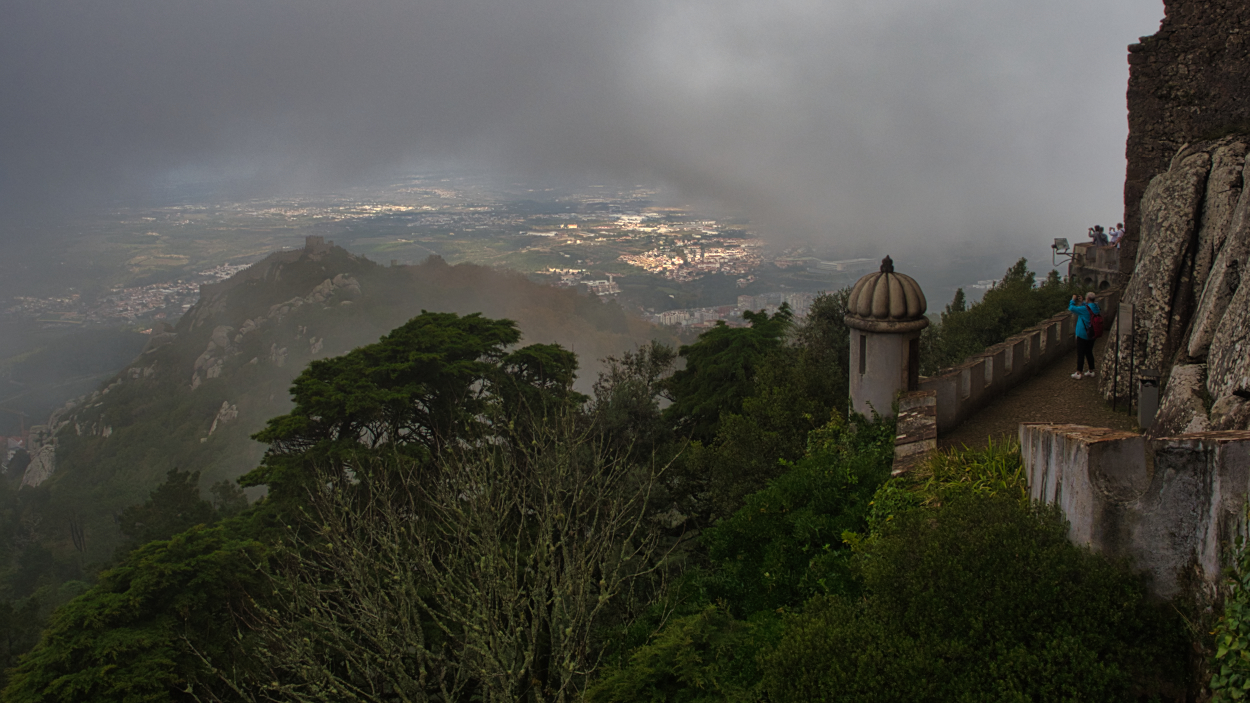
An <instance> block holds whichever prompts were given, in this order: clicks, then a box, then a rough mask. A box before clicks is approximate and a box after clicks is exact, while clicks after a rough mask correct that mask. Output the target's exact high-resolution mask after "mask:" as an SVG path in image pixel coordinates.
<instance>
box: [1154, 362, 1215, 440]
mask: <svg viewBox="0 0 1250 703" xmlns="http://www.w3.org/2000/svg"><path fill="white" fill-rule="evenodd" d="M1206 381H1207V365H1206V364H1183V365H1178V366H1175V367H1173V369H1172V373H1171V374H1170V376H1169V378H1168V383H1167V386H1166V387H1165V388H1164V389H1163V397H1162V399H1161V400H1160V402H1159V412H1158V414H1157V415H1156V416H1155V425H1154V428H1153V430H1152V434H1155V435H1157V436H1165V435H1178V434H1185V433H1188V432H1206V431H1207V429H1208V424H1209V422H1208V419H1207V411H1206V407H1205V406H1206V398H1207V397H1208V396H1207V394H1206V393H1207V389H1206Z"/></svg>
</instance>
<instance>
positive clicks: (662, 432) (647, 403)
mask: <svg viewBox="0 0 1250 703" xmlns="http://www.w3.org/2000/svg"><path fill="white" fill-rule="evenodd" d="M603 361H604V366H605V368H604V370H603V371H602V372H600V374H599V379H598V380H597V381H595V386H594V405H593V417H594V420H595V423H596V425H597V426H598V428H599V432H600V434H601V435H602V437H603V438H604V439H605V441H608V442H610V443H612V444H613V445H614V446H615V447H616V448H617V449H618V450H623V451H628V452H629V453H630V455H631V456H632V457H634V458H646V457H651V456H653V455H654V454H655V452H656V451H657V449H658V448H659V447H660V446H662V445H663V444H665V443H666V442H667V441H668V440H670V439H671V438H672V431H671V429H670V428H669V426H668V425H667V424H666V423H664V421H663V418H662V415H661V413H660V398H661V397H663V396H662V394H663V386H664V381H665V379H667V378H668V376H669V374H671V373H672V371H673V364H674V363H675V362H676V361H677V352H676V351H674V349H673V348H672V347H670V346H668V345H667V344H664V343H663V342H658V341H654V340H653V341H651V342H648V343H647V344H644V345H642V346H640V347H638V349H637V350H635V351H632V352H631V351H627V352H624V353H622V354H621V355H620V356H619V357H618V356H609V357H607V358H606V359H604V360H603Z"/></svg>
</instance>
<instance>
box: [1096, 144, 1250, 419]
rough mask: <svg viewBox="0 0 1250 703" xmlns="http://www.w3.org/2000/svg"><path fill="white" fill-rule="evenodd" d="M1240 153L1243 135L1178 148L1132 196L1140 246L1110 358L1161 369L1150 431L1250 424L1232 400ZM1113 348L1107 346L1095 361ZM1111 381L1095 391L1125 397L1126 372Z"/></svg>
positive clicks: (1248, 214) (1249, 348) (1248, 305)
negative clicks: (1124, 339) (1124, 329)
mask: <svg viewBox="0 0 1250 703" xmlns="http://www.w3.org/2000/svg"><path fill="white" fill-rule="evenodd" d="M1248 152H1250V138H1247V137H1243V136H1230V137H1225V138H1222V139H1218V140H1214V141H1209V142H1202V143H1199V144H1194V145H1189V146H1186V147H1185V148H1183V149H1181V150H1180V151H1178V152H1177V154H1176V155H1175V157H1174V158H1173V159H1172V161H1171V166H1170V168H1169V169H1168V170H1167V171H1166V172H1164V173H1162V174H1160V175H1159V176H1157V177H1156V178H1155V179H1154V180H1153V181H1151V182H1150V186H1149V187H1148V188H1147V189H1146V193H1145V196H1144V197H1143V198H1142V203H1141V242H1140V248H1139V249H1138V252H1137V260H1136V263H1135V266H1134V267H1133V273H1132V278H1131V279H1130V281H1129V284H1128V286H1127V287H1126V289H1125V292H1124V297H1123V302H1125V303H1128V304H1131V305H1133V315H1134V327H1133V331H1134V334H1133V336H1132V337H1131V339H1132V340H1133V343H1132V344H1124V345H1121V346H1120V348H1119V354H1120V359H1119V365H1120V368H1124V369H1127V368H1129V364H1130V361H1131V362H1132V363H1133V364H1134V365H1135V367H1136V368H1137V369H1147V368H1149V369H1157V370H1159V371H1160V372H1161V373H1162V374H1163V382H1164V386H1163V392H1162V396H1161V401H1162V402H1161V405H1160V411H1159V415H1158V416H1157V421H1156V425H1155V427H1154V429H1153V430H1152V434H1154V435H1156V436H1161V435H1164V434H1176V433H1181V432H1201V431H1206V430H1207V429H1212V430H1216V429H1220V430H1224V429H1227V430H1239V429H1250V422H1247V420H1246V417H1245V413H1244V412H1243V411H1242V409H1241V408H1242V405H1241V401H1239V400H1237V399H1238V398H1241V395H1240V394H1244V393H1246V392H1247V390H1248V389H1250V286H1243V285H1241V278H1242V276H1241V271H1242V270H1243V269H1244V267H1245V264H1246V258H1247V256H1248V255H1250V192H1248V191H1250V189H1246V188H1244V187H1243V172H1244V169H1245V164H1246V156H1247V153H1248ZM1116 353H1117V352H1116V347H1115V346H1114V345H1108V346H1107V350H1106V352H1105V355H1104V359H1103V364H1104V366H1103V368H1112V365H1113V364H1114V363H1115V355H1116ZM1113 383H1114V381H1113V377H1112V375H1111V374H1104V376H1103V378H1102V381H1101V386H1100V388H1101V390H1102V392H1103V395H1104V397H1106V398H1107V399H1110V398H1111V397H1112V396H1114V395H1118V396H1119V397H1126V396H1127V395H1128V394H1129V391H1130V380H1129V378H1128V375H1127V374H1122V377H1121V380H1120V384H1119V386H1118V387H1117V388H1113V387H1112V386H1113ZM1216 408H1219V409H1220V410H1219V414H1218V418H1217V417H1216Z"/></svg>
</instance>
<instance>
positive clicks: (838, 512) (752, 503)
mask: <svg viewBox="0 0 1250 703" xmlns="http://www.w3.org/2000/svg"><path fill="white" fill-rule="evenodd" d="M893 451H894V425H893V423H892V422H882V421H879V422H876V423H869V422H868V421H867V420H865V419H864V418H863V417H862V416H855V417H853V418H852V420H851V423H850V425H849V426H843V425H842V423H841V422H838V421H836V420H835V421H834V422H831V423H829V424H828V425H826V426H825V427H824V428H821V429H820V430H817V431H814V432H812V433H811V434H810V439H809V449H808V452H807V456H805V457H804V458H803V459H801V460H800V461H798V462H795V463H794V464H792V465H789V466H788V467H787V468H788V470H787V471H786V472H785V473H783V474H782V475H780V476H778V477H777V478H775V479H773V480H772V481H771V482H770V483H769V484H768V487H767V488H764V489H763V490H761V491H758V492H756V493H753V494H751V495H750V496H748V497H747V499H746V504H745V505H743V506H742V508H741V509H739V510H738V511H737V512H735V513H734V514H733V515H732V516H731V517H729V518H727V519H725V520H722V521H720V522H718V523H717V524H716V525H714V526H712V527H710V528H708V530H707V531H706V532H705V533H704V537H703V541H704V544H705V545H706V546H707V549H708V555H709V557H710V559H711V560H712V563H713V564H714V565H715V567H716V571H715V576H714V577H713V578H712V579H710V583H709V591H710V593H711V595H712V597H713V598H716V599H724V601H725V602H727V603H729V604H730V608H731V610H732V611H733V612H734V613H735V614H738V615H740V616H741V615H745V614H749V613H754V612H756V611H761V610H775V609H777V608H783V607H792V606H796V605H799V604H801V603H802V602H803V601H804V600H806V599H807V598H809V597H811V596H812V595H814V594H817V593H840V594H847V593H853V592H854V591H855V590H856V588H855V584H853V582H852V578H851V574H850V570H849V567H848V562H849V559H850V549H849V548H848V547H847V545H846V544H844V543H843V534H844V533H846V532H854V531H856V530H862V529H864V527H865V526H866V524H867V523H866V520H867V517H868V512H869V509H870V508H869V506H870V502H871V500H872V497H873V494H874V493H875V492H876V490H877V487H878V486H880V485H881V482H882V481H884V480H885V479H886V478H888V477H889V472H890V464H891V459H892V457H893Z"/></svg>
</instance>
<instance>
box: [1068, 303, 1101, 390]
mask: <svg viewBox="0 0 1250 703" xmlns="http://www.w3.org/2000/svg"><path fill="white" fill-rule="evenodd" d="M1068 312H1071V313H1075V314H1076V373H1074V374H1072V378H1082V377H1085V376H1093V375H1094V322H1093V319H1094V315H1099V314H1101V313H1102V310H1100V309H1099V308H1098V303H1095V302H1094V291H1090V292H1088V293H1086V294H1085V302H1081V296H1079V295H1074V296H1072V300H1071V301H1069V302H1068ZM1086 359H1088V360H1089V371H1086V370H1085V360H1086Z"/></svg>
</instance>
